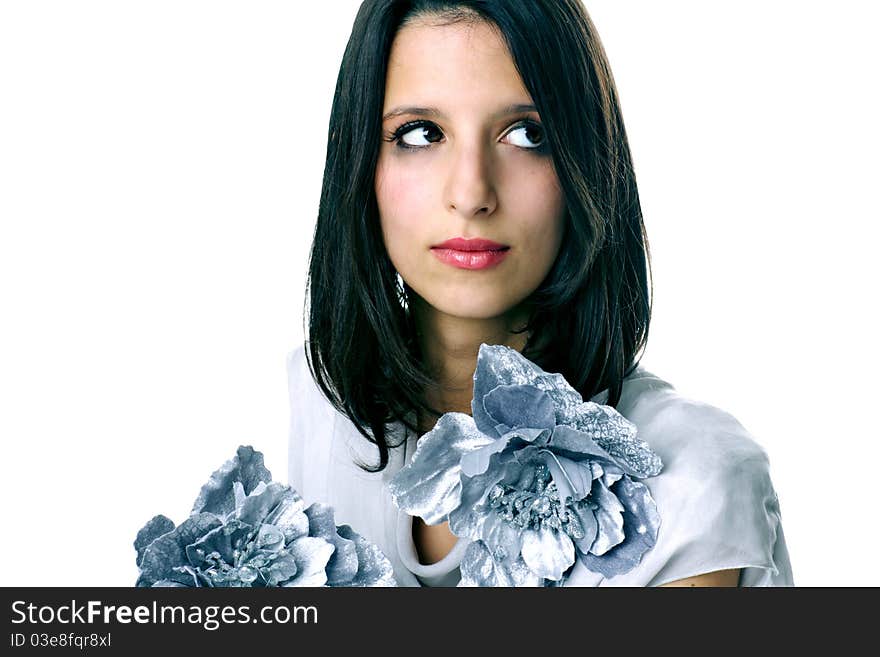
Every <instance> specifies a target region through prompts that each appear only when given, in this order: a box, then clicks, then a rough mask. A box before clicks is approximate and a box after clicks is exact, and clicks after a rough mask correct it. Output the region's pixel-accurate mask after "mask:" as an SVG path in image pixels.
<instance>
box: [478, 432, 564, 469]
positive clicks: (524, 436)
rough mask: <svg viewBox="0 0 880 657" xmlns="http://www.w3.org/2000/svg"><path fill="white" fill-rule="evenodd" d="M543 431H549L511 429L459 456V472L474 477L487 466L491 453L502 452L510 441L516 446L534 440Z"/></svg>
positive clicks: (509, 444) (508, 445)
mask: <svg viewBox="0 0 880 657" xmlns="http://www.w3.org/2000/svg"><path fill="white" fill-rule="evenodd" d="M544 433H547V434H549V433H550V432H549V431H547V430H546V429H529V428H520V429H512V430H511V431H508V432H507V433H505V434H504V435H503V436H501V438H498V439H497V440H493V441H492V442H491V443H489V444H488V445H486V446H484V447H480V448H479V449H475V450H474V451H472V452H468V453H467V454H464V455H463V456H462V457H461V473H462V474H463V475H465V476H466V477H475V476H477V475H480V474H483V473H484V472H485V471H486V469H487V468H488V467H489V459H491V458H492V455H493V454H497V453H499V452H503V451H504V450H505V449H507V448H508V447H510V446H511V443H513V445H512V447H513V448H516V447H518V446H519V445H521V444H522V443H523V442H526V443H531V442H535V440H536V439H537V438H538V437H539V436H541V434H544Z"/></svg>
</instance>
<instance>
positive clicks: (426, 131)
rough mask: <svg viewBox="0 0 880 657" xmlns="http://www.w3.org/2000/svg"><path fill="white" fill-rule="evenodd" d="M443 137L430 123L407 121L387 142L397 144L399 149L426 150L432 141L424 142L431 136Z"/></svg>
mask: <svg viewBox="0 0 880 657" xmlns="http://www.w3.org/2000/svg"><path fill="white" fill-rule="evenodd" d="M436 135H439V136H440V137H442V136H443V133H442V132H440V129H439V128H438V127H437V126H436V125H434V124H433V123H431V122H430V121H409V122H407V123H404V124H403V125H402V126H400V127H399V128H398V129H397V130H395V131H394V134H392V135H391V138H390V139H389V140H388V141H393V142H397V146H398V147H399V148H406V149H419V148H427V147H428V146H430V145H431V144H433V143H436V142H434V141H425V140H426V139H429V138H430V137H431V136H436Z"/></svg>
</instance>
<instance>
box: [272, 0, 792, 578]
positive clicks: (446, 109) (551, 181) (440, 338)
mask: <svg viewBox="0 0 880 657" xmlns="http://www.w3.org/2000/svg"><path fill="white" fill-rule="evenodd" d="M648 270H649V256H648V247H647V240H646V237H645V232H644V226H643V223H642V215H641V209H640V205H639V198H638V191H637V187H636V181H635V175H634V172H633V167H632V163H631V158H630V153H629V147H628V145H627V140H626V133H625V130H624V126H623V121H622V118H621V113H620V109H619V105H618V101H617V96H616V91H615V87H614V83H613V80H612V77H611V72H610V70H609V67H608V62H607V60H606V58H605V55H604V52H603V50H602V46H601V44H600V41H599V38H598V36H597V35H596V32H595V28H594V27H593V25H592V23H591V22H590V20H589V18H588V16H587V15H586V13H585V10H584V8H583V7H582V6H581V4H580V3H579V1H578V0H536V1H534V2H516V1H511V0H482V1H471V2H439V1H433V0H410V1H399V0H366V1H365V2H364V3H363V4H362V6H361V8H360V11H359V12H358V15H357V18H356V20H355V24H354V27H353V30H352V34H351V37H350V40H349V43H348V47H347V48H346V51H345V55H344V58H343V62H342V66H341V70H340V74H339V79H338V83H337V87H336V93H335V97H334V101H333V108H332V113H331V118H330V128H329V139H328V149H327V161H326V166H325V172H324V184H323V191H322V195H321V204H320V210H319V216H318V221H317V227H316V231H315V237H314V243H313V247H312V254H311V261H310V271H309V287H308V294H307V298H308V307H307V310H306V316H307V317H308V329H307V335H308V340H307V342H306V345H305V348H300V349H298V350H295V351H294V352H293V353H292V354H291V355H290V358H289V362H288V368H289V379H290V394H291V427H290V441H291V444H290V484H291V485H292V486H293V487H294V488H296V489H297V490H299V491H300V492H301V493H302V494H303V496H304V497H305V498H306V500H307V501H314V500H319V501H323V502H326V503H328V504H331V505H333V506H334V507H335V509H336V512H337V515H338V517H339V518H340V519H341V521H342V522H346V523H349V524H351V525H352V526H353V527H354V528H355V529H356V530H357V531H358V532H360V533H362V534H363V535H364V536H365V537H366V538H367V539H369V540H371V541H373V542H375V543H377V544H378V545H379V547H380V548H381V549H382V550H383V551H384V552H385V554H386V555H388V556H389V558H390V559H391V561H392V564H393V565H394V568H395V574H396V576H397V579H398V581H399V582H400V583H402V584H408V585H415V586H417V585H454V584H456V583H457V582H458V580H459V573H458V569H457V566H458V563H459V562H460V560H461V557H462V554H463V551H464V549H465V548H466V543H467V541H465V540H464V539H458V538H457V537H456V536H454V535H452V534H451V533H450V531H449V529H448V525H447V524H446V523H442V524H438V525H434V526H428V525H426V524H425V523H423V522H421V520H420V519H419V518H412V517H410V516H407V515H406V514H405V513H403V512H402V511H399V510H398V509H396V508H395V507H394V505H393V504H392V502H391V499H390V497H389V495H388V491H387V483H388V480H389V479H390V477H392V476H393V475H394V473H395V472H397V471H399V470H400V468H401V467H403V466H404V465H406V464H407V463H408V462H409V461H410V460H411V459H412V456H413V451H414V449H415V441H416V440H417V438H418V437H419V436H420V435H423V434H425V433H426V432H428V431H430V430H431V429H432V428H433V427H434V425H435V423H436V421H437V420H438V418H439V417H440V416H441V415H442V414H444V413H447V412H451V411H458V412H461V413H468V414H469V413H470V410H471V406H470V404H471V396H472V393H473V390H472V387H473V374H474V368H475V365H476V360H477V352H478V349H479V346H480V344H481V343H487V344H500V345H506V346H508V347H511V348H513V349H515V350H517V351H519V352H520V353H522V355H523V356H525V357H526V358H528V359H530V360H531V361H532V362H534V363H535V364H536V365H538V366H539V367H541V368H542V369H544V370H545V371H547V372H558V373H560V374H562V375H563V376H564V377H565V379H566V380H567V381H568V382H569V383H570V384H571V385H572V386H573V387H574V388H576V389H577V391H578V392H579V393H580V394H581V396H582V397H583V399H585V400H589V399H592V400H594V401H599V402H601V403H604V404H607V405H610V406H613V407H615V408H616V409H617V410H618V412H620V413H621V414H622V415H623V416H624V417H626V418H627V419H628V420H630V421H631V422H633V423H634V424H635V425H636V426H637V427H638V431H639V436H640V438H642V439H643V440H645V441H646V442H647V443H648V444H649V445H650V446H651V448H652V449H654V451H655V452H657V453H658V454H659V455H660V457H661V459H662V461H663V463H664V469H663V472H661V474H659V475H657V476H655V477H653V478H650V479H647V480H646V481H645V484H646V485H647V486H648V487H649V489H650V490H651V493H652V495H653V497H654V499H655V500H656V503H657V508H658V512H659V513H660V516H661V518H662V523H663V525H662V529H661V531H660V535H659V537H658V539H657V544H656V545H655V546H654V547H653V549H652V550H650V551H649V552H648V553H647V554H646V555H645V556H644V558H643V559H642V561H641V563H639V565H638V566H637V567H635V568H634V569H633V570H632V571H631V572H630V573H627V574H626V575H621V576H618V577H612V578H610V579H605V578H603V577H600V576H596V577H594V578H590V577H571V578H569V579H568V580H566V582H567V584H568V585H584V586H590V585H681V586H724V585H727V586H736V585H790V584H792V578H791V570H790V566H789V560H788V554H787V551H786V547H785V541H784V537H783V534H782V528H781V524H780V516H779V508H778V500H777V498H776V494H775V492H774V490H773V487H772V484H771V482H770V478H769V466H768V463H767V458H766V455H765V453H764V451H763V450H762V449H761V447H760V446H758V445H757V444H756V443H755V442H754V441H753V440H752V438H751V437H750V436H749V435H748V434H747V432H746V431H745V430H744V429H743V428H742V427H741V426H740V425H739V423H737V422H736V420H734V419H733V418H732V417H730V416H729V415H727V414H726V413H724V412H723V411H721V410H719V409H715V408H712V407H709V406H706V405H703V404H698V403H696V402H692V401H689V400H686V399H684V398H682V397H680V396H678V395H677V394H676V393H675V391H674V390H673V389H672V387H671V386H670V385H669V384H668V383H666V382H664V381H662V380H660V379H659V378H657V377H655V376H654V375H652V374H650V373H648V372H646V371H644V370H643V369H642V368H640V367H638V358H637V356H638V354H639V353H640V351H641V350H642V349H643V347H644V345H645V341H646V338H647V334H648V325H649V319H650V300H649V288H648Z"/></svg>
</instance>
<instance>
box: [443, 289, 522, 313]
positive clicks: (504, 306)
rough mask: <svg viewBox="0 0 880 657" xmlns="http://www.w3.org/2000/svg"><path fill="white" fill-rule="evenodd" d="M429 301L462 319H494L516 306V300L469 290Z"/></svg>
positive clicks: (444, 311)
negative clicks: (482, 294) (474, 292)
mask: <svg viewBox="0 0 880 657" xmlns="http://www.w3.org/2000/svg"><path fill="white" fill-rule="evenodd" d="M428 303H430V305H431V306H432V307H434V308H436V309H437V310H439V311H440V312H442V313H444V314H446V315H451V316H453V317H460V318H461V319H492V318H494V317H499V316H501V315H503V314H504V313H506V312H508V311H509V310H510V309H511V308H513V307H514V306H516V303H515V302H514V301H511V300H509V299H501V298H498V297H497V296H492V297H488V296H481V295H478V294H473V292H472V291H471V292H470V293H468V292H467V291H465V292H463V293H461V294H459V295H452V294H448V295H444V297H443V298H442V299H437V302H436V303H431V301H430V300H429V301H428Z"/></svg>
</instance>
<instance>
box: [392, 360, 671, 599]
mask: <svg viewBox="0 0 880 657" xmlns="http://www.w3.org/2000/svg"><path fill="white" fill-rule="evenodd" d="M471 410H472V416H469V415H465V414H464V413H446V414H445V415H443V416H441V417H440V419H439V421H438V422H437V425H436V426H435V427H434V429H433V430H431V431H429V432H428V433H426V434H425V435H424V436H422V437H421V438H420V439H419V442H418V446H417V448H416V452H415V454H414V455H413V459H412V462H411V463H410V464H408V465H407V466H405V467H404V468H402V469H401V470H400V471H399V472H398V473H397V474H396V475H395V476H394V477H393V478H392V479H391V481H390V482H389V489H390V492H391V495H392V498H393V499H394V502H395V504H397V506H398V507H399V508H401V509H403V510H404V511H405V512H406V513H409V514H410V515H417V516H420V517H421V518H422V519H423V520H424V521H425V523H427V524H429V525H435V524H439V523H441V522H443V521H448V522H449V529H450V531H452V533H453V534H455V535H457V536H460V537H464V538H470V539H472V543H471V544H470V545H469V546H468V549H467V551H466V553H465V555H464V558H463V559H462V562H461V565H460V568H461V583H460V584H459V585H460V586H559V585H562V584H563V583H564V581H565V577H566V575H567V574H568V573H569V572H570V570H571V567H572V566H573V565H574V563H575V560H576V559H577V560H580V561H581V562H582V563H583V565H584V566H585V567H586V568H588V569H590V570H592V571H594V572H598V573H601V574H602V575H604V576H605V577H614V576H615V575H619V574H622V573H625V572H627V571H629V570H631V569H632V568H633V567H635V566H636V565H637V564H638V563H639V561H640V560H641V558H642V555H643V554H644V553H645V552H646V551H647V550H649V549H650V548H651V547H652V546H653V545H654V544H655V542H656V538H657V532H658V530H659V527H660V517H659V515H658V514H657V508H656V505H655V503H654V500H653V498H652V497H651V493H650V491H649V490H648V488H647V487H646V486H645V485H644V484H642V483H639V482H637V481H634V478H637V479H642V478H646V477H653V476H654V475H656V474H658V473H659V472H660V470H661V468H662V464H661V462H660V458H659V457H658V456H657V454H655V453H654V452H653V451H652V450H651V449H650V447H649V446H648V445H647V444H646V443H645V442H644V441H642V440H640V439H639V438H637V437H636V433H637V431H636V427H635V426H634V425H633V424H632V423H631V422H629V421H628V420H627V419H626V418H624V417H623V416H622V415H620V414H619V413H618V412H617V411H616V410H615V409H614V408H611V407H610V406H604V405H600V404H596V403H594V402H584V401H583V399H582V398H581V396H580V394H579V393H578V392H577V391H576V390H574V389H573V388H572V387H571V386H569V385H568V383H567V382H566V381H565V379H564V378H563V377H562V375H560V374H548V373H547V372H544V371H543V370H542V369H541V368H539V367H538V366H537V365H535V364H534V363H532V362H531V361H529V360H528V359H527V358H525V357H524V356H522V355H521V354H520V353H519V352H517V351H515V350H513V349H510V348H508V347H505V346H502V345H486V344H482V345H480V351H479V354H478V356H477V368H476V371H475V372H474V398H473V400H472V402H471Z"/></svg>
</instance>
